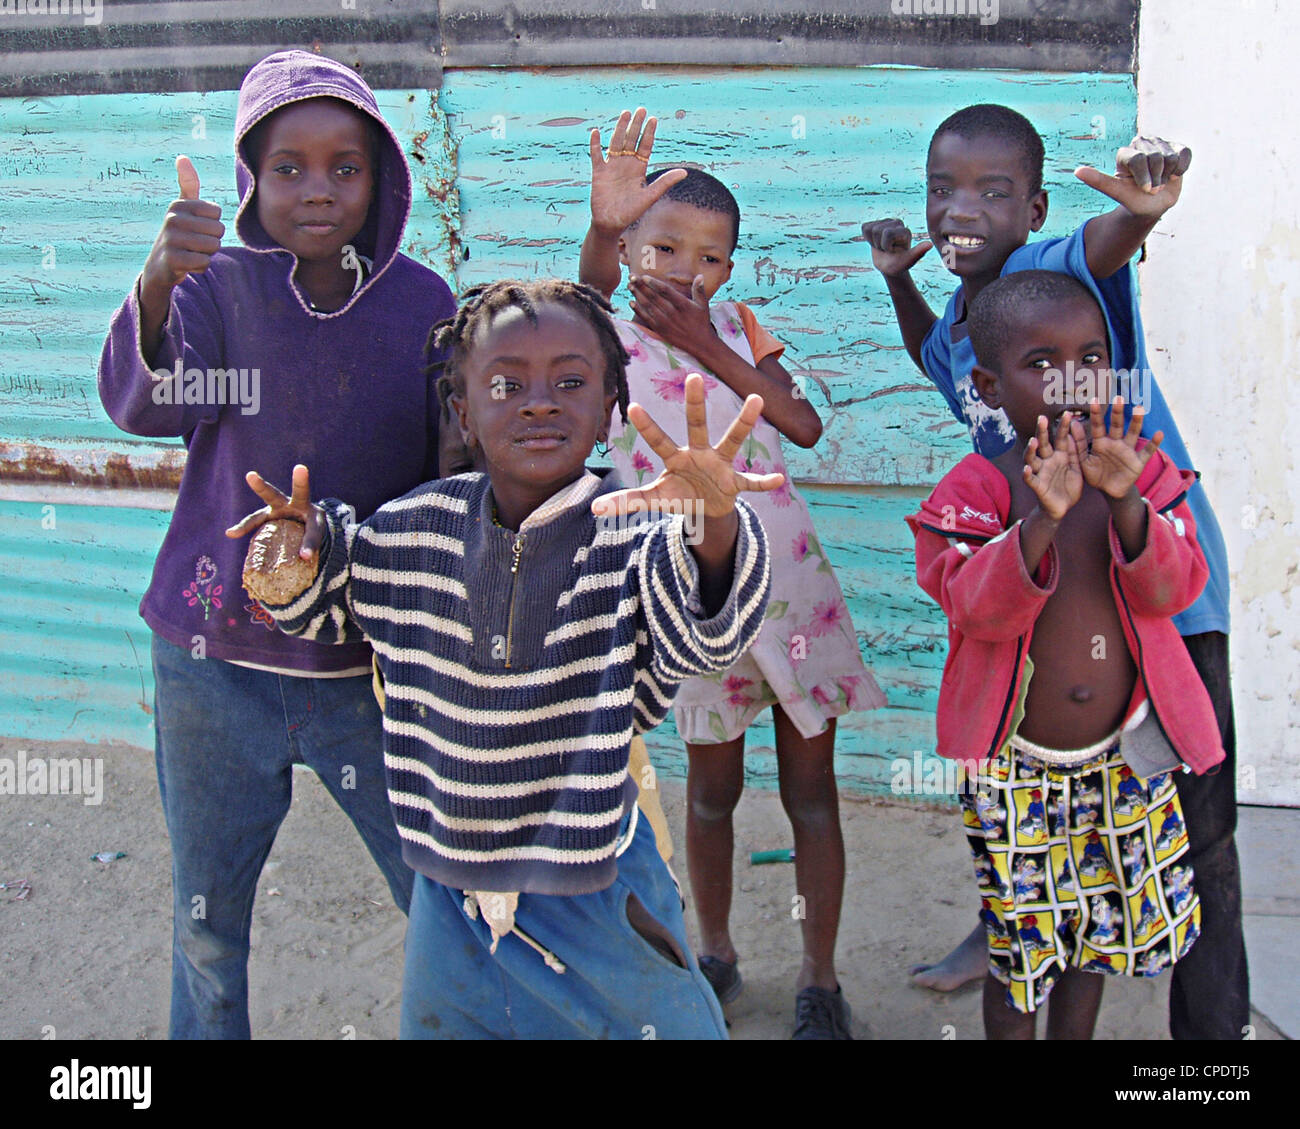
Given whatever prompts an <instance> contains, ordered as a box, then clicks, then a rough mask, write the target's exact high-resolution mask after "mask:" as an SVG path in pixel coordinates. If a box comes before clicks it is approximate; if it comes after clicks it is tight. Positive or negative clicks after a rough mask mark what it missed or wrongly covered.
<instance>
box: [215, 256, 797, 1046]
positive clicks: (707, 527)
mask: <svg viewBox="0 0 1300 1129" xmlns="http://www.w3.org/2000/svg"><path fill="white" fill-rule="evenodd" d="M608 308H609V307H608V305H607V304H606V303H605V302H603V300H602V299H600V298H599V296H598V295H596V294H595V292H594V291H592V290H590V289H588V288H587V287H580V286H577V285H576V284H574V283H571V282H562V281H558V280H543V281H540V282H532V283H517V282H501V283H495V284H493V285H491V286H487V287H475V288H474V289H472V290H470V291H469V292H468V293H467V294H466V295H465V301H464V304H463V305H462V307H461V310H460V313H459V314H458V316H457V317H456V319H455V320H454V321H453V322H444V323H442V324H441V325H440V326H439V327H437V330H436V334H435V337H434V338H433V339H432V340H433V343H434V344H435V345H436V346H437V347H438V348H439V349H445V350H446V351H447V361H446V370H447V376H448V378H449V379H450V381H451V385H452V388H453V390H454V391H453V396H452V403H453V406H454V407H455V410H456V412H457V416H458V419H459V423H460V429H461V432H462V435H463V436H464V438H465V442H466V446H467V447H469V448H470V449H471V450H477V451H478V452H481V457H482V459H483V462H484V465H485V466H486V467H487V473H486V474H480V473H470V474H462V475H458V476H457V477H455V478H449V479H443V480H440V481H438V482H434V483H429V484H426V485H425V486H423V487H420V488H419V489H417V490H414V491H412V492H411V493H409V494H408V495H407V496H406V497H404V498H400V499H398V500H397V501H395V502H391V503H389V504H388V505H385V506H383V507H381V508H380V509H379V511H378V512H377V513H376V514H375V515H374V516H373V517H372V518H370V520H368V521H366V522H365V523H363V524H362V525H360V526H357V525H355V524H354V523H353V522H352V520H351V514H350V512H349V510H348V507H346V506H344V505H343V504H342V503H341V502H338V501H335V500H329V501H326V502H325V503H323V508H322V507H318V506H312V505H310V504H309V503H308V501H307V499H308V478H307V469H306V468H305V467H298V468H296V469H295V471H294V477H293V496H292V498H291V499H290V498H286V497H285V496H284V495H283V494H281V493H280V492H279V491H278V490H275V489H274V488H273V487H271V486H268V485H267V484H266V483H265V482H264V481H263V480H262V479H261V478H260V477H259V476H258V475H256V474H249V475H248V481H249V484H250V485H251V486H252V487H253V489H254V490H256V491H257V493H258V494H259V495H260V496H261V497H262V498H264V499H265V500H266V501H267V502H268V503H269V505H268V506H267V507H266V508H264V509H263V510H261V511H258V512H257V513H255V514H251V515H249V517H247V518H246V519H245V520H244V521H243V522H241V523H240V524H239V525H238V526H236V527H235V528H233V529H231V530H230V531H229V534H230V536H232V537H238V536H241V535H242V534H244V533H246V532H248V531H249V530H250V529H252V528H254V527H256V526H257V525H260V524H261V523H263V522H265V521H266V520H268V519H270V518H275V517H281V516H287V517H293V518H297V519H299V520H302V521H304V522H306V523H308V531H307V534H306V536H305V537H304V540H303V549H302V552H303V554H304V555H305V556H308V557H310V556H311V555H312V553H313V552H314V551H315V549H316V548H317V547H319V549H320V557H319V561H320V563H319V567H318V568H317V569H316V570H315V576H314V580H313V581H312V582H311V583H310V584H309V586H308V587H307V588H306V589H305V590H303V591H302V592H301V594H300V595H299V596H297V597H294V598H293V599H292V600H291V601H290V602H289V603H287V604H284V603H281V604H280V605H278V606H271V607H270V608H269V610H270V612H271V614H272V615H273V616H274V617H275V619H276V620H277V622H278V623H279V624H280V625H281V627H282V628H283V629H284V630H286V631H289V632H292V633H294V634H300V635H304V636H306V637H307V638H310V639H316V640H319V641H322V642H332V643H335V644H346V643H347V642H348V641H350V640H353V639H356V638H357V637H358V636H359V635H361V634H363V633H364V635H365V636H366V637H368V638H369V639H370V640H371V641H372V642H373V644H374V647H375V651H376V653H377V655H378V658H379V665H380V668H381V669H382V672H383V675H384V682H385V699H386V701H385V707H384V757H385V763H386V764H387V767H388V772H389V789H390V790H389V796H390V799H391V801H392V805H393V811H394V814H395V815H396V818H397V821H398V825H399V829H400V832H401V835H402V839H403V848H404V855H405V857H406V860H407V861H408V862H409V863H410V865H411V866H412V867H413V868H414V869H415V870H416V872H417V875H416V880H415V891H414V894H413V897H412V903H411V920H410V926H409V928H408V931H407V941H406V969H405V973H404V977H403V990H402V1034H403V1036H404V1037H424V1038H429V1037H435V1038H473V1037H484V1036H488V1037H502V1038H508V1037H518V1038H563V1037H589V1038H623V1039H629V1038H630V1039H642V1038H646V1037H656V1038H722V1037H725V1028H724V1027H723V1023H722V1016H721V1012H720V1011H719V1009H718V1005H717V1002H716V1001H715V1000H714V999H713V995H712V992H711V991H710V989H709V986H708V983H707V981H705V980H704V978H703V976H702V975H701V974H700V971H699V967H698V965H697V964H696V962H695V959H694V957H693V956H691V955H690V951H689V948H688V946H687V942H686V936H685V930H684V928H683V924H682V916H681V902H680V899H679V896H678V893H677V890H676V886H675V884H674V883H673V881H672V878H671V876H670V874H669V872H668V869H667V867H666V866H665V865H664V863H663V860H662V859H661V858H660V857H659V855H658V853H657V851H656V844H655V837H654V834H653V832H652V831H651V830H650V828H649V826H648V821H646V820H642V819H639V818H638V817H637V810H638V809H637V808H636V806H635V804H636V791H637V782H636V781H633V780H631V779H629V777H628V772H627V763H628V746H629V743H630V742H631V740H632V737H633V734H634V732H644V731H645V730H647V729H650V728H653V727H654V726H655V725H657V724H658V723H659V722H660V721H661V720H663V718H664V716H665V714H666V713H667V709H668V703H669V702H670V701H671V698H672V694H673V691H674V689H675V688H676V685H677V683H678V682H680V681H681V680H682V679H683V678H685V677H688V676H690V675H692V674H699V673H702V672H705V671H708V670H714V669H718V668H720V667H724V666H726V665H728V664H729V663H731V662H733V661H734V660H735V657H736V655H737V654H739V653H740V652H741V651H743V650H744V649H745V648H746V647H747V646H748V645H749V644H750V642H751V641H752V640H753V638H754V636H755V635H756V634H757V632H758V629H759V627H760V625H761V623H762V619H763V612H764V609H765V606H766V603H767V590H768V565H767V550H766V542H765V538H764V535H763V530H762V526H761V525H760V524H759V522H758V520H757V518H756V517H755V516H754V514H753V511H752V510H751V509H750V508H749V507H748V506H747V505H745V504H744V503H743V502H740V501H739V500H738V499H737V498H736V495H737V493H738V492H740V491H742V490H760V491H761V490H773V489H776V488H777V487H778V486H780V485H781V482H782V478H781V476H780V475H779V474H766V475H756V474H743V473H740V472H738V471H736V470H735V469H734V468H733V467H732V465H731V462H732V459H733V458H734V456H735V453H736V451H738V450H739V449H740V446H741V444H742V443H743V442H744V440H745V438H746V437H747V436H748V434H749V432H750V429H751V428H752V427H753V425H754V423H755V421H756V420H757V419H758V416H759V413H760V412H761V411H762V401H761V399H760V398H759V397H757V396H753V397H750V398H749V399H748V400H747V401H746V403H745V406H744V408H743V410H742V411H741V414H740V416H739V417H738V418H737V419H736V420H735V421H734V422H733V423H732V424H731V426H730V427H729V428H728V429H727V431H726V435H725V437H724V438H723V440H722V441H721V442H720V443H719V444H718V445H717V446H716V447H715V448H711V447H709V445H708V436H707V428H706V420H705V408H704V386H703V382H702V381H701V380H700V379H699V378H698V377H696V378H695V379H693V380H692V381H690V382H688V384H687V387H686V390H685V395H686V400H687V404H688V409H689V411H690V412H691V419H692V423H691V428H690V435H689V437H688V446H687V447H684V448H681V449H675V448H674V447H673V445H672V443H671V442H670V441H669V440H668V439H667V437H666V436H665V435H664V434H663V432H662V431H660V430H659V428H658V427H657V426H656V425H655V424H654V423H653V421H652V420H651V419H650V417H649V415H648V414H647V413H646V412H645V411H644V410H643V409H641V408H640V407H639V406H636V405H632V406H631V407H630V408H626V407H624V406H625V405H627V385H626V375H625V365H626V362H627V357H626V354H625V352H624V351H623V348H622V346H621V345H620V343H619V340H618V336H617V333H616V332H615V329H614V326H613V325H612V323H611V322H610V319H609V316H608V313H607V311H608ZM615 400H617V401H618V402H619V404H620V410H621V411H622V410H626V411H628V414H629V415H630V417H631V419H632V420H634V421H635V422H636V424H637V426H638V427H639V428H640V429H641V431H642V433H643V434H645V435H647V436H649V437H650V440H651V442H652V444H653V446H654V448H655V450H656V451H657V452H658V454H659V455H660V457H661V458H663V459H664V461H665V465H666V467H667V469H666V470H665V472H664V473H663V474H662V475H660V476H659V478H657V479H656V480H655V482H654V483H652V484H650V485H647V486H645V487H642V488H640V489H636V490H624V489H622V484H621V483H620V482H619V481H618V479H617V477H616V476H615V475H613V474H611V473H610V472H608V471H605V472H604V473H603V476H602V475H597V474H594V473H592V472H590V471H588V470H586V469H585V466H584V463H585V460H586V459H587V457H588V455H590V453H591V449H592V446H593V444H594V443H595V442H596V441H597V439H601V440H604V439H605V438H606V437H607V436H608V434H609V427H610V420H611V412H612V408H613V405H614V402H615ZM688 502H690V503H696V504H698V505H699V506H700V507H701V509H702V514H703V516H702V520H701V526H700V529H699V534H700V536H699V540H698V541H697V543H696V544H694V545H691V546H689V548H688V547H687V545H686V544H685V541H684V538H683V521H682V519H681V518H680V517H678V518H675V519H667V520H659V521H627V520H609V519H610V518H617V517H618V516H619V515H623V514H625V513H627V512H628V511H629V510H632V509H635V508H637V507H644V506H646V505H658V506H664V507H667V506H672V505H676V506H679V507H681V506H684V505H685V504H686V503H688ZM597 515H601V517H600V518H598V516H597ZM602 518H604V520H602ZM480 919H482V920H480Z"/></svg>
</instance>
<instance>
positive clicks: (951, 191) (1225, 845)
mask: <svg viewBox="0 0 1300 1129" xmlns="http://www.w3.org/2000/svg"><path fill="white" fill-rule="evenodd" d="M1190 162H1191V153H1190V152H1189V151H1188V150H1187V149H1185V148H1182V147H1177V148H1176V147H1174V146H1171V145H1169V144H1168V143H1167V142H1164V141H1160V140H1148V139H1144V138H1135V139H1134V141H1133V144H1132V146H1130V147H1126V148H1123V149H1121V150H1120V151H1119V153H1118V154H1117V157H1116V170H1117V173H1118V175H1117V176H1115V177H1110V176H1106V175H1104V174H1103V173H1101V172H1100V171H1099V170H1097V169H1094V168H1089V167H1084V168H1080V169H1078V170H1076V172H1075V175H1076V176H1077V177H1078V178H1079V179H1080V180H1082V181H1083V182H1084V183H1085V184H1087V185H1089V186H1090V187H1092V188H1095V189H1097V190H1098V191H1100V192H1102V193H1104V194H1105V195H1107V196H1109V197H1110V198H1112V199H1114V200H1115V201H1116V202H1117V204H1118V206H1117V207H1115V208H1114V209H1112V210H1111V211H1109V212H1107V213H1105V214H1104V215H1100V216H1096V217H1094V218H1093V219H1090V220H1089V221H1087V222H1086V223H1085V224H1083V225H1081V226H1080V227H1079V228H1078V229H1077V230H1075V232H1074V233H1073V234H1072V235H1070V236H1068V237H1066V238H1057V239H1043V240H1037V241H1035V242H1032V243H1027V242H1026V240H1027V239H1028V236H1029V233H1030V232H1031V231H1038V230H1040V229H1041V228H1042V226H1043V223H1044V221H1045V220H1046V217H1047V193H1046V192H1045V191H1043V188H1042V172H1043V143H1042V139H1041V138H1040V137H1039V136H1038V134H1037V132H1036V131H1035V130H1034V127H1033V126H1032V125H1031V124H1030V123H1029V122H1028V121H1027V120H1026V119H1025V118H1024V117H1022V116H1021V115H1020V114H1018V113H1016V112H1015V111H1014V110H1010V109H1008V108H1007V107H1005V106H991V105H980V106H968V107H966V108H965V109H963V110H959V111H958V112H957V113H955V114H953V115H952V116H951V117H949V118H948V119H946V120H945V121H944V122H943V123H942V124H941V125H940V126H939V128H938V129H937V130H935V132H934V136H933V137H932V138H931V141H930V150H929V155H928V158H927V164H926V177H927V195H926V223H927V227H928V229H929V235H930V239H929V240H928V241H926V242H923V243H919V244H918V245H917V246H915V247H912V246H911V240H912V235H911V232H910V231H909V230H908V229H907V228H906V227H905V226H904V225H903V224H902V222H901V221H899V220H897V219H889V220H878V221H875V222H873V223H867V224H864V225H863V229H862V230H863V235H864V236H865V237H866V238H867V240H868V241H869V242H870V243H871V248H872V251H871V255H872V262H873V264H874V265H875V266H876V267H877V269H879V270H880V271H881V273H882V274H884V275H885V279H886V282H887V284H888V286H889V292H890V296H891V298H892V299H893V303H894V309H895V312H896V314H897V316H898V322H899V327H900V329H901V330H902V333H903V341H904V344H905V345H906V347H907V351H908V354H909V356H911V357H912V359H913V361H915V362H916V364H917V365H918V366H919V367H920V368H921V369H922V371H924V372H925V374H926V375H927V376H928V377H929V378H930V379H931V380H932V381H934V383H935V384H936V385H937V386H938V388H939V390H940V391H941V392H942V393H943V395H944V398H945V399H946V400H947V401H948V405H949V407H950V408H951V409H952V412H953V414H954V416H956V418H957V419H958V420H960V421H961V422H962V423H963V424H965V426H966V427H967V428H968V429H969V431H970V434H971V442H972V445H973V446H974V448H975V450H976V451H977V452H978V453H980V454H982V455H986V456H988V457H990V458H992V457H994V456H996V455H998V454H999V453H1001V452H1002V451H1004V450H1006V449H1007V448H1008V447H1009V446H1010V445H1011V444H1012V442H1013V439H1014V435H1013V431H1012V428H1011V425H1010V422H1009V421H1008V420H1007V419H1006V417H1005V415H1004V414H1003V413H1001V412H998V411H994V410H992V409H990V408H989V407H988V406H987V405H986V404H985V403H984V402H983V400H982V399H981V398H980V396H979V395H978V393H977V391H976V389H975V387H974V383H973V379H972V376H971V370H972V368H973V366H974V361H975V358H974V354H973V351H972V348H971V343H970V340H969V338H968V335H967V333H966V311H967V310H968V309H969V307H970V304H971V303H972V302H973V301H974V299H975V297H976V296H977V295H978V294H979V293H980V291H981V290H982V289H983V288H984V287H985V286H987V285H988V284H989V283H990V282H992V281H993V280H994V279H996V278H998V277H999V276H1001V275H1005V274H1010V273H1011V272H1012V271H1017V270H1027V269H1033V268H1042V269H1048V270H1056V271H1062V272H1064V273H1066V274H1069V275H1072V276H1073V277H1075V278H1077V279H1079V281H1080V282H1082V283H1083V284H1084V285H1085V286H1086V287H1087V288H1088V289H1089V291H1091V293H1092V294H1093V296H1094V297H1095V298H1096V299H1097V300H1098V301H1099V302H1100V303H1101V307H1102V311H1103V313H1104V314H1105V317H1106V328H1107V332H1108V335H1109V341H1110V345H1111V361H1112V364H1113V365H1114V366H1115V368H1116V370H1117V375H1118V376H1119V377H1120V381H1119V387H1118V388H1117V391H1119V392H1120V393H1122V394H1123V395H1124V396H1125V398H1126V400H1127V401H1129V402H1130V403H1141V404H1142V405H1143V406H1144V407H1145V408H1146V412H1145V415H1144V418H1143V425H1142V426H1143V435H1145V436H1150V435H1153V434H1154V433H1155V432H1156V431H1157V430H1159V431H1162V432H1163V433H1164V435H1165V441H1164V445H1163V450H1164V452H1165V453H1166V454H1167V455H1168V456H1169V457H1170V458H1172V459H1173V461H1174V463H1175V464H1176V465H1177V466H1180V467H1190V466H1191V465H1192V462H1191V458H1190V456H1188V454H1187V451H1186V448H1185V447H1184V445H1183V442H1182V439H1181V437H1180V436H1179V433H1178V427H1177V425H1176V424H1175V422H1174V419H1173V416H1172V415H1171V413H1170V411H1169V408H1168V406H1167V405H1166V404H1165V401H1164V398H1163V396H1162V395H1161V392H1160V388H1159V386H1158V385H1157V384H1156V382H1155V380H1154V378H1153V377H1152V375H1151V372H1150V368H1149V365H1148V362H1147V355H1146V342H1145V338H1144V335H1143V331H1142V319H1141V314H1140V312H1139V309H1138V300H1137V289H1136V286H1135V285H1134V278H1133V272H1132V270H1131V269H1130V267H1129V262H1130V260H1131V259H1132V257H1133V255H1134V254H1135V253H1136V252H1137V251H1138V249H1139V248H1140V247H1141V246H1142V243H1143V240H1145V239H1146V237H1147V235H1148V234H1149V233H1150V232H1151V231H1152V229H1153V228H1154V226H1155V224H1156V222H1157V221H1158V220H1159V218H1160V216H1161V215H1163V214H1164V212H1166V211H1167V210H1168V209H1169V208H1171V207H1172V206H1173V205H1174V204H1175V203H1177V201H1178V197H1179V194H1180V192H1181V190H1182V176H1183V174H1184V173H1185V172H1186V171H1187V168H1188V165H1189V164H1190ZM931 246H935V247H937V248H938V250H939V252H940V254H941V255H942V257H943V261H944V264H945V265H946V266H947V267H948V268H949V269H950V270H951V271H952V272H953V273H954V274H955V275H957V277H958V279H959V280H960V283H961V285H960V286H959V287H958V288H957V290H956V291H955V292H954V293H953V295H952V297H951V299H950V300H949V302H948V304H947V306H946V307H945V309H944V312H943V316H942V317H940V318H936V317H935V316H934V314H933V313H932V312H931V311H930V308H929V306H928V305H927V304H926V302H925V300H924V299H923V298H922V297H921V294H920V292H919V291H918V290H917V288H916V285H915V284H914V283H913V282H912V280H911V277H910V273H909V272H910V270H911V268H912V267H913V266H914V265H915V264H916V262H917V261H918V260H919V259H920V258H921V256H923V255H924V254H925V253H926V252H927V251H928V250H929V249H930V247H931ZM1188 504H1189V505H1190V506H1191V509H1192V512H1193V514H1194V515H1195V516H1196V525H1197V530H1198V540H1199V542H1200V546H1201V549H1202V551H1203V552H1204V553H1205V556H1206V559H1207V561H1208V562H1209V566H1210V579H1209V583H1208V584H1207V585H1206V587H1205V590H1204V592H1203V593H1202V594H1201V596H1200V598H1199V599H1198V600H1197V601H1196V602H1195V603H1194V604H1193V605H1192V606H1191V607H1190V608H1188V609H1186V610H1185V611H1183V612H1182V613H1180V614H1179V615H1177V616H1175V618H1174V622H1175V624H1176V625H1177V627H1178V630H1179V632H1180V634H1181V635H1182V637H1183V642H1184V644H1185V645H1186V647H1187V651H1188V653H1189V654H1190V655H1191V657H1192V662H1193V663H1194V664H1195V666H1196V670H1197V673H1198V674H1199V676H1200V679H1201V681H1202V683H1203V684H1204V686H1205V688H1206V689H1207V690H1208V691H1209V693H1210V696H1211V699H1212V700H1213V702H1214V708H1215V714H1216V716H1217V719H1218V723H1219V733H1220V738H1221V740H1222V742H1223V745H1224V748H1225V749H1226V750H1227V760H1226V761H1225V763H1224V765H1223V767H1222V769H1220V770H1219V771H1217V772H1215V773H1211V774H1207V775H1205V776H1203V777H1202V776H1192V775H1189V774H1186V773H1180V774H1178V775H1177V787H1178V791H1179V797H1180V799H1181V801H1182V804H1183V807H1184V809H1185V811H1186V813H1187V823H1188V827H1189V834H1190V836H1191V843H1192V854H1191V861H1192V864H1193V865H1194V866H1195V868H1196V873H1197V875H1198V885H1199V887H1200V890H1201V896H1202V899H1203V909H1204V913H1205V923H1204V929H1203V931H1202V937H1201V942H1200V944H1198V945H1197V947H1196V950H1195V953H1194V954H1193V955H1192V957H1191V958H1190V959H1189V960H1187V961H1183V962H1180V963H1179V965H1178V966H1177V968H1176V969H1175V971H1174V976H1173V984H1172V988H1171V991H1170V1030H1171V1032H1172V1033H1173V1035H1174V1037H1175V1038H1202V1039H1209V1038H1214V1039H1237V1038H1240V1037H1241V1030H1242V1027H1243V1026H1244V1025H1245V1024H1247V1023H1248V1022H1249V983H1248V977H1247V970H1246V950H1245V943H1244V939H1243V935H1242V928H1241V878H1240V870H1239V867H1238V863H1237V849H1236V845H1235V843H1234V842H1233V832H1234V829H1235V827H1236V794H1235V778H1236V772H1235V769H1234V767H1233V763H1234V758H1235V750H1236V738H1235V733H1234V729H1233V721H1232V696H1231V687H1230V683H1229V674H1228V635H1227V632H1228V561H1227V554H1226V551H1225V549H1224V544H1223V537H1222V534H1221V533H1220V531H1219V525H1218V522H1217V520H1216V519H1215V516H1214V511H1213V509H1211V507H1210V503H1209V499H1208V498H1207V497H1206V494H1205V491H1204V489H1203V488H1202V486H1201V485H1200V483H1199V482H1197V483H1195V484H1193V485H1192V487H1191V488H1190V490H1189V491H1188ZM982 938H983V930H982V928H981V927H979V926H977V927H976V928H975V930H973V931H972V933H971V934H970V936H968V937H967V938H966V940H965V941H964V942H963V943H962V945H961V946H959V947H958V948H957V949H956V950H955V951H954V952H953V953H951V954H949V955H948V956H947V957H945V958H944V960H943V961H941V962H940V963H939V965H937V966H934V967H930V966H927V965H920V966H917V967H916V968H914V969H913V973H914V974H915V975H916V979H917V982H918V983H922V984H925V985H927V986H930V987H937V988H941V989H945V990H947V989H951V988H955V987H956V986H957V985H959V984H961V983H963V982H964V980H966V979H969V978H971V977H972V976H978V975H982V963H981V955H980V954H981V950H982V947H983V940H982Z"/></svg>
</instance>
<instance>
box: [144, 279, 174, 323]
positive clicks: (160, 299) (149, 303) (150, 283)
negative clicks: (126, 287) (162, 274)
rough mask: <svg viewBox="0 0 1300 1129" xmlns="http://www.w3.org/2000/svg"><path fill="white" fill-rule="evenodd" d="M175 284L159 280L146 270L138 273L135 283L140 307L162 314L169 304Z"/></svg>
mask: <svg viewBox="0 0 1300 1129" xmlns="http://www.w3.org/2000/svg"><path fill="white" fill-rule="evenodd" d="M174 289H175V284H174V283H172V282H170V281H166V280H159V279H158V278H157V277H156V276H151V275H150V274H149V273H148V271H147V270H146V271H143V272H141V274H140V278H139V281H138V282H137V283H136V297H137V299H139V302H140V307H141V309H144V310H146V311H148V312H149V313H153V314H157V315H164V314H166V313H167V310H168V308H169V307H170V306H171V301H172V290H174Z"/></svg>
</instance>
